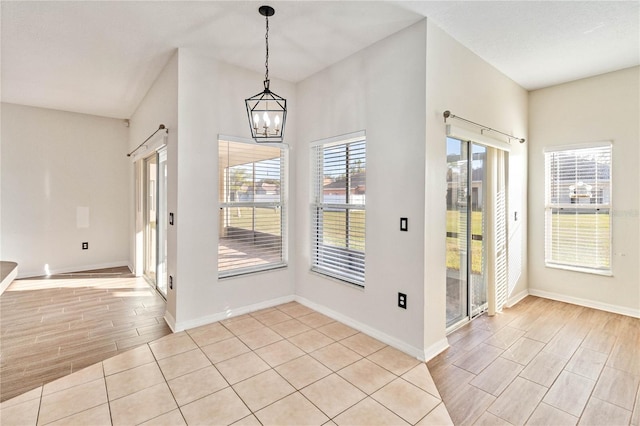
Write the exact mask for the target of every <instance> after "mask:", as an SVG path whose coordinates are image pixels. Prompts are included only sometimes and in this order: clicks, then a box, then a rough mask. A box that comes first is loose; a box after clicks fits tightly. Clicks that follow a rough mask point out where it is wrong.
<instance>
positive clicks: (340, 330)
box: [317, 321, 358, 340]
mask: <svg viewBox="0 0 640 426" xmlns="http://www.w3.org/2000/svg"><path fill="white" fill-rule="evenodd" d="M317 330H318V331H319V332H321V333H322V334H326V335H327V336H329V337H331V338H332V339H333V340H342V339H346V338H347V337H349V336H353V335H354V334H357V333H358V330H355V329H353V328H351V327H349V326H346V325H344V324H342V323H340V322H337V321H336V322H332V323H330V324H326V325H323V326H322V327H318V328H317Z"/></svg>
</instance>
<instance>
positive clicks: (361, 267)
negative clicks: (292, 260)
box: [310, 131, 367, 288]
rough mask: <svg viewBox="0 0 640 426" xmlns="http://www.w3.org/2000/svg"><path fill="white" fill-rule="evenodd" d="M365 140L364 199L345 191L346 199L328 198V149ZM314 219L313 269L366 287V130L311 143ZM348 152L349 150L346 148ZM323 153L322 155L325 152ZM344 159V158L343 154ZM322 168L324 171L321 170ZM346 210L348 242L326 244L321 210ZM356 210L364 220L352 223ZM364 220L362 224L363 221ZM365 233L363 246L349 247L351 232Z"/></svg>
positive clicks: (347, 173)
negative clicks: (356, 199)
mask: <svg viewBox="0 0 640 426" xmlns="http://www.w3.org/2000/svg"><path fill="white" fill-rule="evenodd" d="M353 144H364V151H363V152H364V165H365V194H364V195H365V196H364V197H363V201H364V202H363V203H351V202H349V196H348V195H347V193H346V192H345V202H344V203H334V202H325V200H324V179H325V174H324V153H325V150H326V149H332V148H333V149H334V148H336V147H340V146H350V145H353ZM310 148H311V184H312V190H311V196H312V200H311V211H310V213H311V217H310V219H311V222H310V232H311V235H310V237H311V239H310V251H311V253H310V255H311V257H310V264H311V265H310V269H311V271H312V272H314V273H318V274H321V275H323V276H327V277H330V278H333V279H337V280H340V281H342V282H346V283H348V284H352V285H355V286H358V287H360V288H364V286H365V269H366V260H365V259H366V150H367V141H366V134H365V132H364V131H358V132H353V133H349V134H345V135H341V136H336V137H331V138H327V139H321V140H317V141H314V142H312V143H311V147H310ZM345 152H346V151H345ZM320 153H322V156H321V154H320ZM343 158H344V161H345V171H346V173H345V181H346V182H348V181H350V179H351V177H352V176H353V173H351V172H350V170H349V167H348V164H349V156H348V155H347V154H345V156H344V157H343ZM340 160H342V158H340ZM321 172H322V173H321ZM325 210H326V211H344V212H345V236H344V239H345V245H347V247H340V246H336V245H331V244H326V243H324V241H323V237H322V236H323V235H324V229H325V228H324V220H323V215H322V214H321V212H324V211H325ZM354 211H362V212H363V215H362V218H361V220H359V221H356V222H353V223H356V225H355V226H354V227H351V223H350V219H349V218H350V217H352V216H351V214H352V213H353V212H354ZM359 223H361V225H360V224H359ZM358 233H360V234H359V235H361V238H362V240H363V241H362V245H363V248H362V250H358V249H354V248H349V247H348V244H350V241H351V235H353V234H355V235H358Z"/></svg>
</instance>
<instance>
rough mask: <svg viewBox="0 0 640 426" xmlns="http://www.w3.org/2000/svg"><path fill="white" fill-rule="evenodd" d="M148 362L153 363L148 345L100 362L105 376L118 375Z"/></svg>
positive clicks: (153, 359)
mask: <svg viewBox="0 0 640 426" xmlns="http://www.w3.org/2000/svg"><path fill="white" fill-rule="evenodd" d="M150 362H155V358H154V357H153V353H152V352H151V349H149V346H148V345H143V346H140V347H137V348H135V349H131V350H130V351H127V352H125V353H122V354H120V355H116V356H114V357H113V358H109V359H105V360H104V361H103V362H102V365H103V367H104V374H105V376H110V375H112V374H116V373H119V372H121V371H124V370H128V369H130V368H135V367H139V366H141V365H144V364H148V363H150Z"/></svg>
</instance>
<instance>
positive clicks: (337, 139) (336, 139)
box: [311, 130, 366, 146]
mask: <svg viewBox="0 0 640 426" xmlns="http://www.w3.org/2000/svg"><path fill="white" fill-rule="evenodd" d="M365 138H366V132H365V131H364V130H358V131H357V132H352V133H345V134H344V135H338V136H332V137H330V138H324V139H318V140H315V141H312V142H311V146H318V145H325V146H331V145H332V144H336V145H342V144H347V143H352V142H357V141H360V140H364V139H365Z"/></svg>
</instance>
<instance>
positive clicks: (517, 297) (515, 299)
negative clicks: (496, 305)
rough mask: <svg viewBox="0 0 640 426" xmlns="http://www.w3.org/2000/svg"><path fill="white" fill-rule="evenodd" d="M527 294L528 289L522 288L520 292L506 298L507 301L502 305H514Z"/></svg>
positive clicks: (508, 306)
mask: <svg viewBox="0 0 640 426" xmlns="http://www.w3.org/2000/svg"><path fill="white" fill-rule="evenodd" d="M528 295H529V290H528V289H524V290H522V291H521V292H520V293H518V294H514V295H513V296H511V297H510V298H509V299H507V303H505V304H504V306H506V307H507V308H510V307H512V306H513V305H515V304H516V303H518V302H520V301H521V300H522V299H524V298H525V297H527V296H528Z"/></svg>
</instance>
